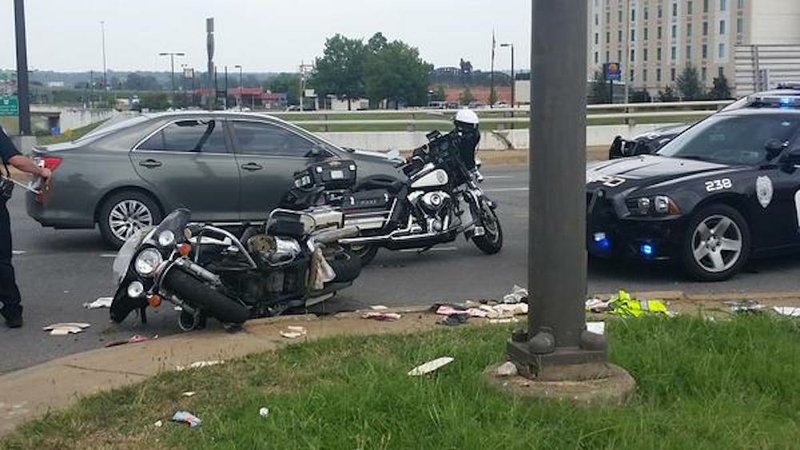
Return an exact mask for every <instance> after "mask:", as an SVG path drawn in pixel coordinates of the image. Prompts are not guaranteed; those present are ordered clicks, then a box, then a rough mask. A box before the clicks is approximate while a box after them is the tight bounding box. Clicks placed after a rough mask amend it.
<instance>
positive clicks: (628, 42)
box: [611, 0, 633, 104]
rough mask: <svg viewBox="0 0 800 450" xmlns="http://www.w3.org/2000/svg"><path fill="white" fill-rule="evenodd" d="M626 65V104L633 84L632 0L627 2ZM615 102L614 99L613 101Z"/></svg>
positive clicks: (624, 66)
mask: <svg viewBox="0 0 800 450" xmlns="http://www.w3.org/2000/svg"><path fill="white" fill-rule="evenodd" d="M624 17H625V64H623V66H622V79H623V80H625V104H628V103H629V102H630V92H631V91H630V85H631V83H632V82H633V80H632V79H631V76H630V75H631V70H632V69H633V67H631V64H633V62H632V61H631V44H632V42H631V0H626V1H625V16H624ZM611 102H612V103H613V102H614V99H613V98H612V99H611Z"/></svg>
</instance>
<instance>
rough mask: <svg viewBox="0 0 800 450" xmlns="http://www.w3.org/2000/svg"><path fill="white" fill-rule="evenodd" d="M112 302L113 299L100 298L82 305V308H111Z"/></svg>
mask: <svg viewBox="0 0 800 450" xmlns="http://www.w3.org/2000/svg"><path fill="white" fill-rule="evenodd" d="M113 301H114V297H100V298H98V299H97V300H95V301H93V302H87V303H84V304H83V307H84V308H86V309H100V308H111V302H113Z"/></svg>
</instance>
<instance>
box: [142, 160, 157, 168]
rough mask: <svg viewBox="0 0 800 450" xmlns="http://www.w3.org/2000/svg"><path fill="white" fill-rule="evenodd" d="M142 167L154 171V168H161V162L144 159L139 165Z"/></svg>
mask: <svg viewBox="0 0 800 450" xmlns="http://www.w3.org/2000/svg"><path fill="white" fill-rule="evenodd" d="M139 165H140V166H142V167H147V168H148V169H155V168H156V167H161V161H156V160H155V159H146V160H144V161H142V162H140V163H139Z"/></svg>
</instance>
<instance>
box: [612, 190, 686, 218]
mask: <svg viewBox="0 0 800 450" xmlns="http://www.w3.org/2000/svg"><path fill="white" fill-rule="evenodd" d="M625 204H626V206H627V207H628V212H630V213H631V214H632V215H634V216H675V215H679V214H680V213H681V209H680V208H679V207H678V205H677V204H676V203H675V201H674V200H672V199H671V198H669V197H668V196H666V195H656V196H653V197H639V198H634V199H628V200H627V201H626V202H625Z"/></svg>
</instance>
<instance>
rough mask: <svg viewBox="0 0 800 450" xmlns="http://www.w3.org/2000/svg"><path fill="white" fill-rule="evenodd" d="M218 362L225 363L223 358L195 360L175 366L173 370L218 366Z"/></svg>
mask: <svg viewBox="0 0 800 450" xmlns="http://www.w3.org/2000/svg"><path fill="white" fill-rule="evenodd" d="M220 364H225V361H223V360H214V361H195V362H193V363H191V364H189V365H188V366H176V367H175V370H177V371H178V372H180V371H183V370H186V369H201V368H203V367H211V366H218V365H220Z"/></svg>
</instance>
